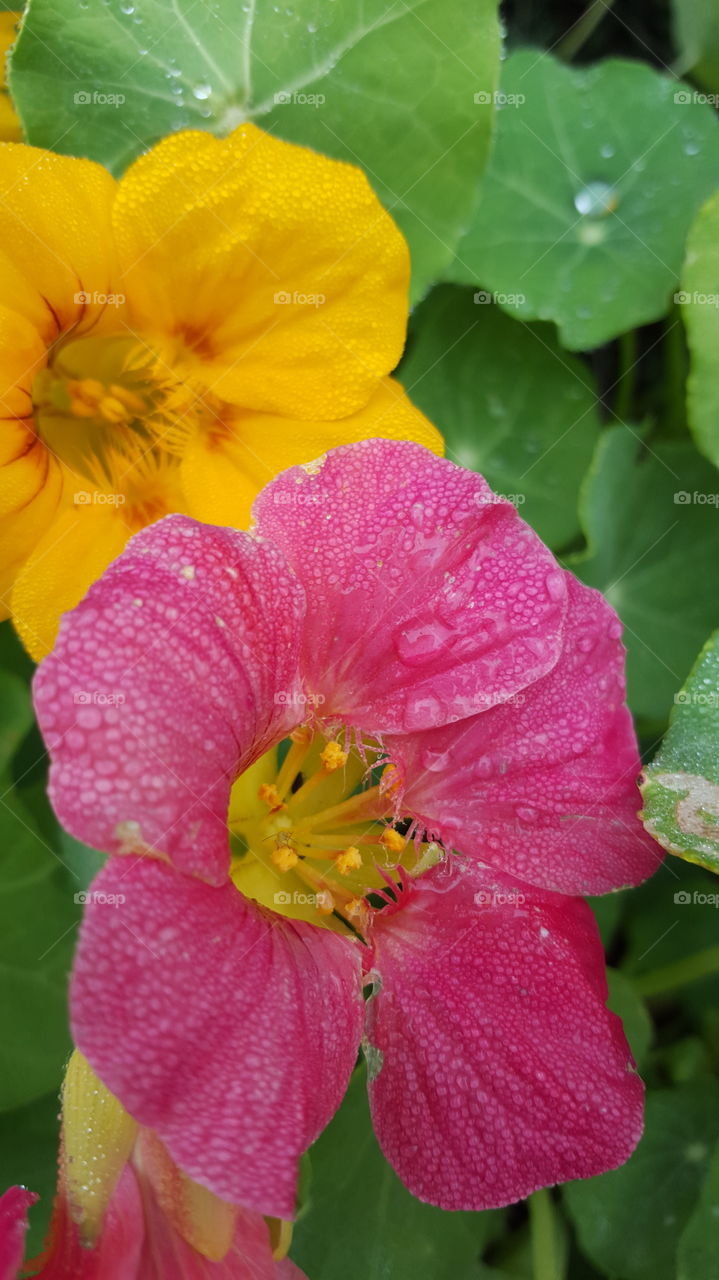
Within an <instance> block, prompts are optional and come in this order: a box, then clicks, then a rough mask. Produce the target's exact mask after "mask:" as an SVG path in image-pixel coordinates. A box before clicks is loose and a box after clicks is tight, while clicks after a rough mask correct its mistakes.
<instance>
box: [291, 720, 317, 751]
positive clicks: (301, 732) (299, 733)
mask: <svg viewBox="0 0 719 1280" xmlns="http://www.w3.org/2000/svg"><path fill="white" fill-rule="evenodd" d="M290 739H291V740H292V742H296V743H297V744H298V745H300V746H307V745H308V744H309V743H310V742H311V741H312V730H311V729H310V726H309V725H308V724H299V725H298V726H297V728H296V729H293V730H292V732H291V734H290Z"/></svg>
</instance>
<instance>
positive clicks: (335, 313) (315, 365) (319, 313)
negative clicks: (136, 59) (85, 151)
mask: <svg viewBox="0 0 719 1280" xmlns="http://www.w3.org/2000/svg"><path fill="white" fill-rule="evenodd" d="M113 217H114V225H115V235H116V238H117V243H118V251H119V253H120V257H121V261H122V264H123V267H124V271H125V280H126V289H127V294H128V297H129V298H130V299H131V303H132V315H133V323H134V324H135V327H141V328H144V329H145V330H152V329H159V330H160V331H161V332H164V333H168V332H169V333H175V334H177V335H178V336H179V337H180V338H182V339H183V340H184V342H185V343H186V344H187V345H188V346H190V347H191V348H192V349H193V350H194V352H195V356H196V359H197V366H198V367H197V374H198V376H201V377H203V378H204V379H205V385H207V386H208V387H211V389H212V391H213V392H214V394H215V395H217V396H219V397H220V398H222V399H225V400H229V401H231V402H232V403H233V404H237V405H241V406H243V407H244V408H249V409H254V410H259V411H262V412H270V413H281V414H286V415H287V416H293V417H298V418H299V417H302V418H307V419H308V420H311V419H312V418H314V417H318V418H335V417H343V416H346V415H347V414H349V413H353V412H355V411H356V410H357V409H359V408H361V406H362V405H363V404H365V403H366V402H367V400H368V399H369V397H370V395H371V393H372V390H373V388H374V386H375V384H376V381H377V379H378V378H381V377H383V376H384V375H385V374H387V373H389V372H390V371H391V370H392V369H393V368H394V367H395V365H396V364H397V361H398V360H399V357H400V354H401V351H402V346H403V343H404V335H405V326H406V316H407V287H408V282H409V255H408V251H407V247H406V244H405V242H404V240H403V238H402V236H401V234H400V232H399V231H398V229H397V227H396V226H395V224H394V222H393V221H392V219H391V218H390V216H389V214H387V213H386V212H385V210H384V209H383V208H382V206H381V205H380V203H379V201H378V200H377V197H376V196H375V195H374V193H373V191H372V189H371V187H370V185H369V183H368V182H367V179H366V178H365V176H364V174H363V173H362V172H361V171H360V170H359V169H357V168H355V167H354V166H353V165H347V164H344V163H342V162H339V161H336V160H330V159H328V157H326V156H322V155H319V154H317V153H316V152H314V151H310V150H309V149H308V148H306V147H299V146H295V145H294V144H292V143H288V142H282V141H280V140H279V139H277V138H274V137H273V136H272V135H270V134H267V133H263V132H262V131H261V130H259V129H257V128H256V127H255V126H254V125H251V124H244V125H242V126H241V127H240V128H239V129H237V130H235V132H234V133H232V134H231V135H230V136H229V137H228V138H226V139H224V140H223V141H220V140H218V139H216V138H212V137H210V136H209V135H208V134H201V133H183V134H176V135H174V136H172V137H169V138H165V139H164V140H163V141H162V142H161V143H160V144H159V145H158V146H157V147H154V148H153V149H152V150H151V151H149V152H148V153H147V154H146V155H145V156H142V157H141V158H140V159H139V160H137V161H136V162H135V164H133V165H132V166H131V167H130V168H129V169H128V171H127V173H126V174H125V175H124V177H123V178H122V179H121V182H120V188H119V193H118V198H117V201H116V204H115V208H114V214H113Z"/></svg>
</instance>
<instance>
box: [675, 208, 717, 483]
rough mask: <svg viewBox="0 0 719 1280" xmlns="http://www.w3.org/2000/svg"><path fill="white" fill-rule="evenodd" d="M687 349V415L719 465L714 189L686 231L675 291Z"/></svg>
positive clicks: (704, 450)
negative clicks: (687, 237)
mask: <svg viewBox="0 0 719 1280" xmlns="http://www.w3.org/2000/svg"><path fill="white" fill-rule="evenodd" d="M676 297H677V302H679V303H680V304H681V314H682V316H683V319H684V323H685V325H686V330H687V340H688V342H689V349H690V352H691V371H690V374H689V384H688V395H687V413H688V417H689V426H690V427H691V429H692V431H693V432H694V438H695V439H696V442H697V445H698V447H699V448H700V449H701V451H702V453H705V454H706V456H707V457H708V458H711V460H712V462H714V463H716V464H717V465H719V362H718V361H717V353H718V352H719V191H717V192H715V194H714V195H713V196H712V197H711V199H710V200H707V202H706V204H705V205H704V207H703V208H702V209H701V210H700V211H699V213H698V215H697V217H696V220H695V222H694V223H693V225H692V227H691V229H690V231H689V239H688V241H687V257H686V262H685V264H684V271H683V275H682V288H681V289H680V290H679V292H678V293H677V295H676Z"/></svg>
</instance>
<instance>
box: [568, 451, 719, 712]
mask: <svg viewBox="0 0 719 1280" xmlns="http://www.w3.org/2000/svg"><path fill="white" fill-rule="evenodd" d="M707 495H708V496H710V497H713V496H715V495H716V496H717V501H719V477H718V476H717V473H716V471H715V470H714V468H713V467H711V466H710V465H709V463H707V462H705V461H704V459H703V458H700V457H699V456H698V454H697V453H696V451H695V450H694V449H692V448H691V446H690V445H688V444H684V443H675V442H671V443H665V444H653V445H651V446H650V447H649V449H648V451H647V450H645V449H644V448H643V447H642V446H641V444H640V443H639V442H638V437H637V435H636V433H635V432H632V431H630V430H629V429H628V428H624V427H616V428H613V429H611V430H609V431H607V432H605V433H604V434H603V436H602V438H601V439H600V442H599V446H598V448H597V452H596V455H595V459H594V463H593V465H592V468H591V471H590V472H589V474H588V476H587V479H586V482H585V487H584V492H583V500H582V502H581V503H580V516H581V518H582V523H583V525H584V528H585V532H586V536H587V541H588V544H589V545H588V550H587V552H586V553H585V554H583V555H579V556H574V557H572V558H571V561H570V568H571V569H572V570H573V571H574V572H575V573H576V574H577V575H578V576H579V577H580V578H581V579H582V580H583V581H584V582H586V583H588V584H589V585H590V586H592V587H598V588H599V589H600V591H603V592H604V594H605V595H606V597H607V599H608V600H609V602H610V603H611V604H612V605H613V606H614V608H615V609H616V610H617V613H618V614H619V616H620V618H621V620H622V622H623V623H624V627H625V635H624V643H625V644H626V646H627V650H628V655H627V676H628V686H629V703H630V706H631V707H632V709H633V710H634V712H635V713H636V714H637V715H640V716H646V717H647V718H648V719H650V720H653V721H655V722H657V723H659V724H662V723H663V722H664V720H665V718H666V716H667V715H668V712H669V708H670V706H671V705H672V700H673V696H674V693H675V691H676V690H677V689H678V688H679V687H680V686H681V684H682V682H683V680H684V679H685V678H686V675H687V672H688V671H689V669H690V667H691V664H692V662H693V661H694V658H695V656H696V653H697V651H698V649H699V648H700V647H701V645H702V644H703V643H704V641H705V639H706V637H707V634H708V633H709V632H710V631H711V630H712V629H713V628H714V627H716V626H718V625H719V592H717V590H716V589H714V588H713V587H712V586H711V584H712V583H713V582H714V581H715V575H716V562H717V556H716V534H717V509H716V507H715V506H712V505H710V504H709V503H706V502H701V501H697V500H696V499H697V498H705V497H707Z"/></svg>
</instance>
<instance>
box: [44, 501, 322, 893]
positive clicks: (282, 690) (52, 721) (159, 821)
mask: <svg viewBox="0 0 719 1280" xmlns="http://www.w3.org/2000/svg"><path fill="white" fill-rule="evenodd" d="M303 611H304V598H303V594H302V590H301V588H300V586H299V584H298V583H297V582H296V581H295V580H294V578H293V576H292V574H291V573H290V572H289V571H288V569H287V568H286V566H285V564H284V562H283V559H282V557H281V556H280V555H278V554H277V552H275V551H274V550H273V549H272V548H271V547H268V546H261V545H259V544H258V543H257V542H256V541H254V540H253V539H252V538H250V537H249V536H248V535H247V534H242V533H235V532H233V531H232V530H230V529H216V528H213V527H210V526H203V525H199V524H196V523H195V522H194V521H192V520H189V519H187V518H186V517H184V516H169V517H167V518H166V519H165V520H162V521H160V522H159V523H158V524H156V525H153V526H152V527H150V528H148V529H145V530H144V531H143V532H142V533H140V534H138V536H137V537H135V538H134V539H133V540H132V541H131V543H130V544H129V545H128V549H127V550H126V551H125V553H124V554H123V555H122V556H121V557H120V558H119V559H118V560H116V561H115V562H114V564H112V565H111V566H110V568H109V569H108V570H107V572H106V573H105V574H103V576H102V578H101V579H100V580H99V581H98V582H96V583H95V584H94V586H93V587H91V589H90V591H89V592H88V594H87V596H86V597H85V599H84V600H83V601H82V603H81V604H80V605H78V607H77V608H76V609H74V610H73V612H72V614H70V615H68V616H67V617H66V618H65V619H64V621H63V623H62V625H61V630H60V635H59V638H58V641H57V644H56V646H55V649H54V650H53V652H52V654H50V656H49V657H48V658H46V659H45V661H44V662H43V663H42V664H41V666H40V668H39V669H38V672H37V674H36V677H35V705H36V709H37V714H38V719H39V722H40V726H41V728H42V731H43V734H44V736H45V739H46V742H47V744H48V747H49V748H50V751H51V753H52V761H53V763H52V765H51V769H50V795H51V798H52V801H53V804H54V806H55V810H56V812H57V815H58V817H59V818H60V821H61V822H62V823H63V824H64V825H65V826H66V827H67V828H68V830H69V831H71V832H72V833H73V835H75V836H77V837H78V838H79V839H81V840H84V841H85V842H86V843H87V844H90V845H94V846H95V847H96V848H98V849H102V850H104V851H110V852H112V851H118V850H119V851H127V850H128V849H132V848H136V849H141V848H147V847H150V848H152V849H154V850H157V851H160V852H162V853H164V854H166V855H167V856H168V857H170V858H171V859H172V860H173V862H174V863H175V864H176V865H177V866H178V867H179V868H181V869H182V870H186V871H190V872H194V873H195V874H197V875H200V876H202V877H203V878H204V879H206V880H208V881H210V882H211V883H215V884H218V883H221V882H222V880H223V879H224V878H225V877H226V874H227V865H228V857H229V853H228V836H227V805H228V796H229V790H230V786H231V784H232V781H233V780H234V777H235V776H236V774H237V772H238V771H239V770H240V769H243V768H246V767H247V766H248V765H249V764H250V763H251V762H252V761H253V760H254V759H256V758H257V757H258V756H259V755H261V754H262V752H263V751H264V750H265V749H266V748H267V747H268V746H269V745H270V743H271V742H272V741H274V740H277V739H278V738H280V737H282V735H283V733H284V732H286V730H287V728H288V727H291V726H292V725H294V724H295V723H296V721H297V718H298V717H297V713H296V707H294V708H293V706H292V705H291V704H292V695H293V691H295V690H297V689H298V688H299V684H298V674H297V673H298V665H297V664H298V655H299V627H300V620H301V618H302V614H303ZM283 699H285V700H286V701H282V700H283ZM288 703H289V705H287V704H288Z"/></svg>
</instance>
